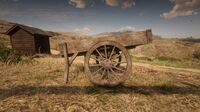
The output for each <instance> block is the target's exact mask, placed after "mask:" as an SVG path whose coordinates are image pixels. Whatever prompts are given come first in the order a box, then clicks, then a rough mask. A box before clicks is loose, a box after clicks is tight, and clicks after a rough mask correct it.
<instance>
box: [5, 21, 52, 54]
mask: <svg viewBox="0 0 200 112" xmlns="http://www.w3.org/2000/svg"><path fill="white" fill-rule="evenodd" d="M6 34H7V35H10V41H11V45H12V48H13V49H14V50H16V51H18V52H19V53H21V54H24V55H34V54H38V53H41V54H50V42H49V37H51V36H52V35H51V34H50V33H49V32H46V31H43V30H41V29H38V28H33V27H29V26H24V25H19V24H17V25H14V26H13V27H12V28H11V29H9V30H8V31H7V32H6Z"/></svg>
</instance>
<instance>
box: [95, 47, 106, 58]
mask: <svg viewBox="0 0 200 112" xmlns="http://www.w3.org/2000/svg"><path fill="white" fill-rule="evenodd" d="M95 50H96V51H97V53H98V54H99V56H100V57H101V58H102V59H104V57H103V56H102V54H101V53H100V52H99V50H98V49H95Z"/></svg>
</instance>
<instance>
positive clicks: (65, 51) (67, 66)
mask: <svg viewBox="0 0 200 112" xmlns="http://www.w3.org/2000/svg"><path fill="white" fill-rule="evenodd" d="M63 49H64V57H65V73H64V81H65V83H67V82H68V80H69V56H68V46H67V43H64V44H63Z"/></svg>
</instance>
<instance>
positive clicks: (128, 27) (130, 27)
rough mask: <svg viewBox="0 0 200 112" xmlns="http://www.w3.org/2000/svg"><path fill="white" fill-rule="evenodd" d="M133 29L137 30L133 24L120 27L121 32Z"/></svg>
mask: <svg viewBox="0 0 200 112" xmlns="http://www.w3.org/2000/svg"><path fill="white" fill-rule="evenodd" d="M133 30H135V27H132V26H125V27H122V28H120V29H119V31H120V32H126V31H133Z"/></svg>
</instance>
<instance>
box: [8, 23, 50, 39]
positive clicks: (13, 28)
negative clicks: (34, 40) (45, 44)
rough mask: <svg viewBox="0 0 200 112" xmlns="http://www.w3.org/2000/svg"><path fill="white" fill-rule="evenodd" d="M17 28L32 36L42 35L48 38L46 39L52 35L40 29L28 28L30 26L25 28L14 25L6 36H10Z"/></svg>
mask: <svg viewBox="0 0 200 112" xmlns="http://www.w3.org/2000/svg"><path fill="white" fill-rule="evenodd" d="M17 28H21V29H23V30H25V31H27V32H29V33H30V34H32V35H43V36H48V37H51V36H52V34H51V33H50V32H48V31H43V30H41V29H38V28H34V27H30V26H25V25H21V24H16V25H14V26H13V27H12V28H11V29H9V30H8V31H7V32H6V34H7V35H11V34H12V32H13V31H14V30H16V29H17Z"/></svg>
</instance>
